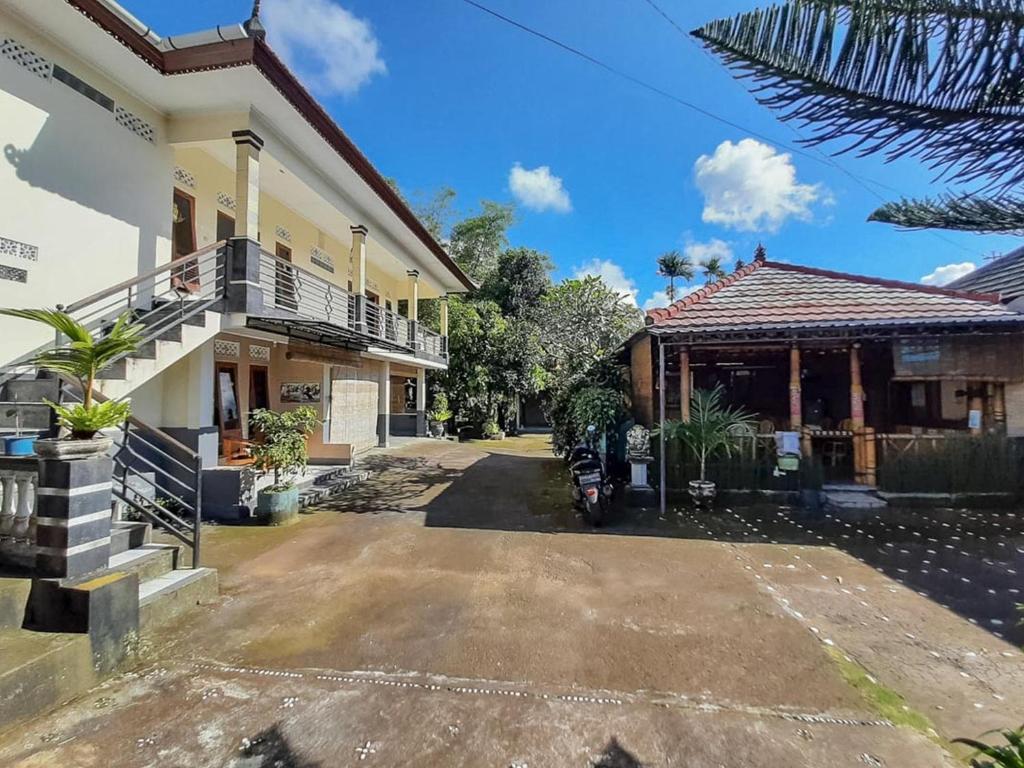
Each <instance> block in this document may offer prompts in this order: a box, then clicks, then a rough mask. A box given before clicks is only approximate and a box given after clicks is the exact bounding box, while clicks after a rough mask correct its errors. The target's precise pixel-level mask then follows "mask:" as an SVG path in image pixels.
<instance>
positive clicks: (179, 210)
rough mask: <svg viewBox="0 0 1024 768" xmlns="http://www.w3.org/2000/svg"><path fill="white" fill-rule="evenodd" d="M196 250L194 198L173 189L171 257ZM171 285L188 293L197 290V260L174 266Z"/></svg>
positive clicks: (177, 257)
mask: <svg viewBox="0 0 1024 768" xmlns="http://www.w3.org/2000/svg"><path fill="white" fill-rule="evenodd" d="M196 250H197V248H196V200H195V198H194V197H192V196H191V195H189V194H186V193H185V192H182V191H181V190H180V189H175V190H174V206H173V209H172V219H171V258H172V259H180V258H181V257H182V256H188V255H189V254H190V253H195V252H196ZM171 285H172V286H173V287H174V288H176V289H181V290H184V291H187V292H189V293H192V292H194V291H198V290H199V262H198V261H195V260H193V261H189V262H186V263H184V264H183V265H182V266H180V267H176V268H175V269H174V271H173V272H172V273H171Z"/></svg>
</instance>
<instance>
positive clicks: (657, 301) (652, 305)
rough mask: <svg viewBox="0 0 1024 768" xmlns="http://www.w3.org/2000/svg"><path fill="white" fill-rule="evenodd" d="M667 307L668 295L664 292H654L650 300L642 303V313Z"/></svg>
mask: <svg viewBox="0 0 1024 768" xmlns="http://www.w3.org/2000/svg"><path fill="white" fill-rule="evenodd" d="M668 305H669V300H668V294H667V293H665V291H655V292H654V293H652V294H651V298H649V299H648V300H647V301H645V302H644V311H645V312H646V311H647V310H649V309H660V308H661V307H667V306H668Z"/></svg>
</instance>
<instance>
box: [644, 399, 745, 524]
mask: <svg viewBox="0 0 1024 768" xmlns="http://www.w3.org/2000/svg"><path fill="white" fill-rule="evenodd" d="M724 395H725V391H724V390H723V389H722V387H721V385H719V386H717V387H715V388H714V389H711V390H708V389H696V390H694V392H693V396H692V398H691V400H690V420H689V421H667V422H665V437H666V439H669V440H679V441H681V442H682V443H683V444H684V445H685V446H686V447H687V448H689V449H690V452H691V453H692V454H693V456H694V458H696V459H697V464H698V466H699V468H700V479H698V480H691V481H690V483H689V491H690V497H691V498H692V499H693V501H694V504H696V505H697V506H698V507H699V506H705V505H707V506H710V504H711V502H712V501H714V498H715V495H716V494H717V492H718V489H717V488H716V487H715V484H714V483H713V482H711V481H709V480H708V478H707V466H708V459H711V458H713V457H715V456H732V454H733V453H734V452H735V451H736V449H737V448H738V447H739V439H740V435H742V434H744V433H751V432H752V430H753V425H754V417H753V415H752V414H749V413H747V412H746V411H744V410H742V409H741V408H733V407H731V406H729V405H726V403H725V402H724V400H725V397H724ZM663 482H664V480H663Z"/></svg>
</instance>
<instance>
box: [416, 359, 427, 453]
mask: <svg viewBox="0 0 1024 768" xmlns="http://www.w3.org/2000/svg"><path fill="white" fill-rule="evenodd" d="M416 436H417V437H426V436H427V369H426V368H418V369H417V370H416Z"/></svg>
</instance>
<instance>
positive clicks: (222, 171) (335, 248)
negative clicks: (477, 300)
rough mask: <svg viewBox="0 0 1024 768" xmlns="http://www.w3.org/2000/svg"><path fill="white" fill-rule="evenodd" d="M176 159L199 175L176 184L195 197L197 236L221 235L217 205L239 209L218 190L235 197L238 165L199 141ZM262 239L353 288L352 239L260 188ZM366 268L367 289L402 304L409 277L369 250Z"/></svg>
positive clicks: (208, 239)
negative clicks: (386, 267)
mask: <svg viewBox="0 0 1024 768" xmlns="http://www.w3.org/2000/svg"><path fill="white" fill-rule="evenodd" d="M175 163H176V164H177V165H178V166H179V167H181V168H183V169H185V170H187V171H188V172H189V173H190V174H192V176H193V177H194V178H195V181H196V184H195V187H194V188H192V187H188V186H184V185H181V184H178V185H177V187H178V189H180V190H181V191H182V192H185V193H186V194H188V195H191V196H192V197H194V198H195V200H196V240H197V246H198V247H199V248H202V247H203V246H204V245H208V244H210V243H213V242H215V241H216V237H217V211H218V210H219V211H221V212H223V213H225V214H228V215H230V216H231V217H232V218H234V216H235V214H236V212H235V211H233V210H231V209H230V208H227V207H225V206H223V205H221V204H220V203H218V194H220V196H221V197H223V196H224V195H227V196H228V197H230V198H232V199H234V196H235V175H234V171H233V170H232V169H230V168H228V167H226V166H225V165H223V164H222V163H220V162H218V161H217V160H216V159H215V158H214V157H213V156H212V155H210V154H208V153H207V152H204V151H203V150H201V149H198V148H195V147H187V148H179V149H178V150H177V151H176V153H175ZM279 228H283V229H284V230H285V231H286V232H287V233H288V235H290V236H291V239H290V240H288V239H285V237H283V236H282V233H280V232H279ZM260 242H261V243H262V244H263V247H264V248H265V249H266V250H267V251H269V252H271V253H274V252H275V247H276V244H277V243H281V244H282V245H285V246H287V247H288V248H290V249H291V251H292V262H293V263H294V264H297V265H298V266H300V267H302V268H304V269H307V270H309V271H310V272H312V273H313V274H315V275H319V276H320V277H322V278H324V279H325V280H329V281H331V282H333V283H334V284H336V285H338V286H340V287H342V288H348V283H349V281H350V280H351V279H352V265H351V255H350V252H351V248H352V244H351V241H347V242H339V241H338V240H336V239H335V238H333V237H330V236H329V235H327V234H326V233H325V232H322V231H321V230H320V229H318V228H317V227H316V225H314V224H313V223H312V222H311V221H309V220H308V219H306V218H304V217H303V216H301V215H300V214H299V213H297V212H296V211H294V210H292V209H291V208H289V207H288V206H287V205H286V204H285V203H284V202H282V201H281V200H278V199H277V198H275V197H272V196H271V195H268V194H266V193H265V192H263V193H261V194H260ZM314 246H316V247H318V248H320V249H322V250H324V251H326V252H327V253H329V254H330V255H331V256H333V257H334V272H333V273H331V272H329V271H328V270H326V269H323V268H321V267H320V266H319V265H317V264H314V263H313V262H312V261H311V259H310V253H311V252H312V249H313V247H314ZM370 253H372V251H370ZM366 272H367V289H368V290H371V291H373V292H374V293H376V294H378V295H380V296H381V303H382V304H383V302H384V301H385V300H389V301H391V303H392V307H391V308H392V309H393V310H397V307H398V300H399V299H404V298H406V293H407V290H408V289H407V286H406V281H405V280H400V279H396V278H395V277H393V276H392V275H389V274H386V273H384V272H383V271H382V270H380V269H379V268H377V267H376V266H375V265H374V263H373V260H372V258H371V257H370V256H368V257H367V270H366Z"/></svg>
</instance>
